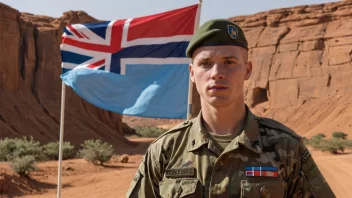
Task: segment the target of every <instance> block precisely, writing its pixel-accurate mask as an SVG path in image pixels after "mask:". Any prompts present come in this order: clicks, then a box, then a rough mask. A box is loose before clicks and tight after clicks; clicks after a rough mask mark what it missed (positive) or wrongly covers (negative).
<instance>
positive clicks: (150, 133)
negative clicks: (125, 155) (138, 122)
mask: <svg viewBox="0 0 352 198" xmlns="http://www.w3.org/2000/svg"><path fill="white" fill-rule="evenodd" d="M135 130H136V132H137V133H138V134H140V135H141V136H142V137H159V136H160V135H162V134H163V133H165V132H166V131H167V130H166V129H161V128H158V127H136V128H135Z"/></svg>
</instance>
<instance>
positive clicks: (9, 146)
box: [0, 138, 16, 161]
mask: <svg viewBox="0 0 352 198" xmlns="http://www.w3.org/2000/svg"><path fill="white" fill-rule="evenodd" d="M15 149H16V143H15V139H11V138H4V139H1V140H0V161H9V160H10V159H12V156H13V151H14V150H15Z"/></svg>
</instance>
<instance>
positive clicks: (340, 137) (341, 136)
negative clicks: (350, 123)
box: [332, 132, 348, 140]
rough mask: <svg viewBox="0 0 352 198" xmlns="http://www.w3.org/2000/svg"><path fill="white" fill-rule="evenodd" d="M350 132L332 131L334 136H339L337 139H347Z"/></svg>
mask: <svg viewBox="0 0 352 198" xmlns="http://www.w3.org/2000/svg"><path fill="white" fill-rule="evenodd" d="M347 136H348V134H346V133H344V132H334V133H332V137H334V138H337V139H343V140H345V139H346V138H347Z"/></svg>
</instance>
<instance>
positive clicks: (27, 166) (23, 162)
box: [9, 155, 36, 176]
mask: <svg viewBox="0 0 352 198" xmlns="http://www.w3.org/2000/svg"><path fill="white" fill-rule="evenodd" d="M34 162H35V156H33V155H25V156H23V157H15V158H13V159H12V160H11V161H10V162H9V165H10V167H11V168H12V169H13V170H14V171H15V172H16V173H18V174H19V175H20V176H27V175H28V174H29V173H30V172H31V171H34V170H36V166H35V165H34Z"/></svg>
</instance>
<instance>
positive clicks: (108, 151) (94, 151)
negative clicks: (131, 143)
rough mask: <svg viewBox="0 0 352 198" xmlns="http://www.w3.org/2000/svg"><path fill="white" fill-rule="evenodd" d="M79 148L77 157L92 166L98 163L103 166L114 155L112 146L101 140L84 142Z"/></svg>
mask: <svg viewBox="0 0 352 198" xmlns="http://www.w3.org/2000/svg"><path fill="white" fill-rule="evenodd" d="M81 146H82V147H83V148H82V149H81V150H79V151H78V153H77V155H78V156H79V157H82V158H84V159H86V160H87V161H89V162H92V163H93V164H98V162H99V163H100V164H103V163H105V162H107V161H109V160H110V159H111V157H112V155H113V154H114V148H113V147H112V145H111V144H108V143H106V142H103V141H101V140H86V141H84V143H83V144H82V145H81Z"/></svg>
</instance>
